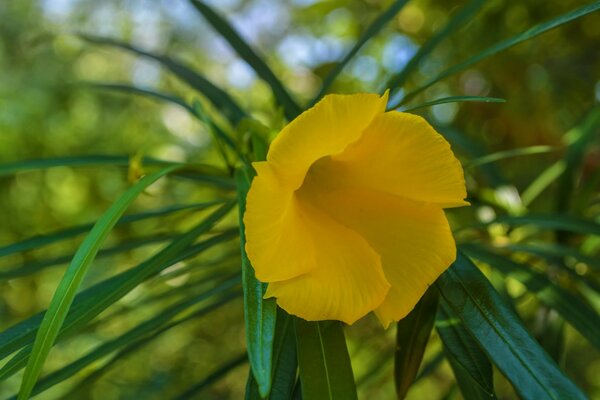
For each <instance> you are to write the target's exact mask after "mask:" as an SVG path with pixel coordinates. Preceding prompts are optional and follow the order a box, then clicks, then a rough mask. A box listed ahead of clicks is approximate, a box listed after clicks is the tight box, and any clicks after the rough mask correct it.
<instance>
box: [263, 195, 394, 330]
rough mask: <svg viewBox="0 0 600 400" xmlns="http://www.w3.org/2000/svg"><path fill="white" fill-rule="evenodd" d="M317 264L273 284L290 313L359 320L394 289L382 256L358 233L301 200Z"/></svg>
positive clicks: (308, 317)
mask: <svg viewBox="0 0 600 400" xmlns="http://www.w3.org/2000/svg"><path fill="white" fill-rule="evenodd" d="M300 208H301V210H302V216H303V220H304V222H305V224H306V226H307V228H308V229H309V230H310V233H311V237H312V241H311V242H309V243H306V244H305V248H306V250H307V251H310V252H312V253H313V254H314V255H315V262H316V265H317V268H314V269H313V270H312V271H310V272H308V273H306V274H304V275H301V276H298V277H296V278H293V279H289V280H285V281H280V282H272V283H270V284H269V286H268V289H267V293H266V297H271V296H272V297H276V298H277V303H278V304H279V306H280V307H282V308H283V309H284V310H286V311H287V312H289V313H291V314H294V315H299V316H301V317H302V318H304V319H306V320H309V321H315V320H327V319H336V320H340V321H344V322H346V323H348V324H352V323H354V322H355V321H356V320H357V319H359V318H361V317H363V316H364V315H366V314H367V313H369V312H370V311H372V310H373V309H375V308H376V307H378V306H379V305H380V304H381V303H382V302H383V300H384V299H385V296H386V295H387V292H388V290H389V287H390V285H389V283H388V282H387V280H386V278H385V275H384V273H383V269H382V266H381V258H380V256H379V254H378V253H377V252H375V251H374V250H373V248H372V247H371V246H370V245H369V244H368V243H367V241H366V240H365V239H364V238H362V237H361V236H360V235H359V234H358V233H356V232H355V231H353V230H351V229H349V228H348V227H346V226H344V225H343V224H341V223H339V222H338V221H336V220H334V219H333V218H331V217H330V216H329V215H327V214H326V213H324V212H322V211H321V210H319V209H316V208H314V207H313V206H312V205H310V204H307V203H304V202H303V201H300Z"/></svg>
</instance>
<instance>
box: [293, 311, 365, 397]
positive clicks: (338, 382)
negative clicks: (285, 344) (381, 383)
mask: <svg viewBox="0 0 600 400" xmlns="http://www.w3.org/2000/svg"><path fill="white" fill-rule="evenodd" d="M294 327H295V331H296V343H297V346H298V365H299V367H300V382H301V386H302V398H305V399H328V400H356V399H357V395H356V386H355V384H354V375H353V373H352V366H351V364H350V357H349V355H348V350H347V348H346V340H345V338H344V332H343V330H342V325H341V323H340V322H339V321H315V322H309V321H305V320H303V319H301V318H298V317H296V318H294Z"/></svg>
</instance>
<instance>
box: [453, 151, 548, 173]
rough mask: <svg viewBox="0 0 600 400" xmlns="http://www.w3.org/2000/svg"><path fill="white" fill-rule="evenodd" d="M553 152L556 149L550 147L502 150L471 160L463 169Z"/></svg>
mask: <svg viewBox="0 0 600 400" xmlns="http://www.w3.org/2000/svg"><path fill="white" fill-rule="evenodd" d="M555 150H556V149H555V148H554V147H552V146H529V147H522V148H520V149H511V150H504V151H499V152H497V153H492V154H488V155H485V156H483V157H479V158H476V159H474V160H471V161H469V162H467V163H466V164H465V165H464V167H465V168H474V167H479V166H481V165H485V164H489V163H493V162H496V161H500V160H505V159H507V158H513V157H522V156H530V155H533V154H546V153H550V152H552V151H555Z"/></svg>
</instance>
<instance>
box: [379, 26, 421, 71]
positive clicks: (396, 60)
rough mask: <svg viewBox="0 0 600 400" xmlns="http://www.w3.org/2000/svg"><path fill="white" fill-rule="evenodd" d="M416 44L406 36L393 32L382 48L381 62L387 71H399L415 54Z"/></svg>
mask: <svg viewBox="0 0 600 400" xmlns="http://www.w3.org/2000/svg"><path fill="white" fill-rule="evenodd" d="M418 48H419V46H417V45H416V44H415V43H414V42H413V41H412V40H410V38H409V37H408V36H405V35H401V34H395V35H393V36H392V37H391V38H390V39H389V40H388V42H387V43H386V45H385V47H384V48H383V55H382V63H383V66H384V67H385V68H386V69H387V70H388V71H393V72H397V71H400V70H401V69H402V68H404V66H405V65H406V64H407V63H408V61H409V60H410V59H411V58H412V57H413V56H414V55H415V53H416V52H417V50H418Z"/></svg>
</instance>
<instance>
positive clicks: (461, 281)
mask: <svg viewBox="0 0 600 400" xmlns="http://www.w3.org/2000/svg"><path fill="white" fill-rule="evenodd" d="M436 285H437V287H438V289H439V290H440V294H441V296H442V297H443V298H444V300H445V301H446V302H447V304H448V305H449V306H450V309H451V310H452V311H453V312H454V313H455V314H456V315H457V316H458V317H459V318H460V319H461V321H462V322H463V323H464V325H465V328H467V330H468V331H469V332H470V333H471V334H472V335H473V337H474V338H475V339H476V340H477V342H478V343H479V344H480V346H481V347H482V349H483V350H484V351H485V352H486V353H487V355H488V357H490V359H491V360H492V361H493V362H494V363H495V364H496V365H497V366H498V368H499V369H500V370H501V371H502V373H503V374H504V375H505V376H506V377H507V378H508V380H509V381H511V383H512V384H513V386H514V388H515V389H516V390H517V392H518V393H519V395H520V396H522V397H524V398H535V399H545V398H548V399H561V398H569V399H585V398H586V396H585V395H584V394H583V392H581V390H580V389H579V388H578V387H577V386H576V385H575V384H574V383H573V382H572V381H571V380H570V379H569V378H568V377H567V376H565V375H564V374H563V373H562V372H561V371H560V369H559V368H558V367H557V366H556V364H555V363H554V361H553V360H552V359H550V357H549V356H548V355H547V354H546V353H545V352H544V351H543V350H542V349H541V347H540V346H539V344H538V343H537V342H536V341H535V340H534V339H533V338H532V337H531V335H530V334H529V333H528V332H527V331H526V330H525V328H524V327H523V326H522V324H521V323H520V321H519V318H518V317H517V316H516V315H515V314H514V313H513V312H512V311H511V310H510V309H509V308H508V307H507V306H506V305H504V302H503V300H502V299H501V298H500V295H498V294H497V293H496V291H495V290H494V289H493V287H492V286H491V284H490V283H489V282H488V281H487V279H486V278H485V276H484V275H483V274H482V273H481V272H480V271H479V270H478V269H477V268H476V267H475V266H474V265H473V264H472V263H471V261H470V260H469V259H468V258H466V257H465V256H463V255H462V254H461V253H459V254H458V257H457V259H456V261H455V262H454V264H453V265H452V266H451V268H450V269H448V270H447V271H446V272H445V273H444V274H443V275H442V276H441V277H440V279H439V280H438V283H437V284H436Z"/></svg>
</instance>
